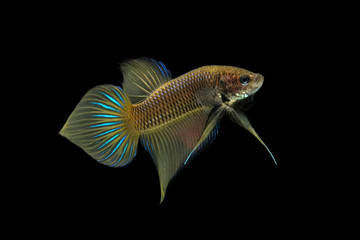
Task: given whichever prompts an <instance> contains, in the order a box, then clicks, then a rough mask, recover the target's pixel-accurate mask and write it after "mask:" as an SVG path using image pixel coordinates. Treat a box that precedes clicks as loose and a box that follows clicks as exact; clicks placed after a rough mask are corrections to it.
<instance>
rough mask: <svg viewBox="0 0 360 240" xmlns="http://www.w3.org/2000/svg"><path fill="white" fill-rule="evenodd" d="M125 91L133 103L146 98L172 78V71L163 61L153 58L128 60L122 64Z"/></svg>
mask: <svg viewBox="0 0 360 240" xmlns="http://www.w3.org/2000/svg"><path fill="white" fill-rule="evenodd" d="M120 69H121V72H122V74H123V77H124V82H123V87H124V92H125V93H126V95H127V96H128V97H129V99H130V101H131V102H132V103H138V102H140V101H142V100H144V99H145V98H146V97H147V96H149V95H150V94H151V93H152V92H154V91H155V90H156V89H157V88H158V87H160V86H161V85H163V84H164V83H166V82H168V81H169V80H170V79H171V72H170V71H169V70H168V69H167V68H166V67H165V65H164V64H163V63H162V62H157V61H155V60H154V59H151V58H138V59H133V60H128V61H125V62H123V63H122V64H121V65H120Z"/></svg>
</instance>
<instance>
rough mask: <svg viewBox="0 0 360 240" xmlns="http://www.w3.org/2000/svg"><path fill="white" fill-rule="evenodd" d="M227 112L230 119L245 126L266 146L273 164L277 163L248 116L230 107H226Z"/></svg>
mask: <svg viewBox="0 0 360 240" xmlns="http://www.w3.org/2000/svg"><path fill="white" fill-rule="evenodd" d="M228 113H229V115H230V117H231V119H232V120H233V121H234V122H236V123H237V124H239V125H240V126H242V127H243V128H245V129H246V130H248V131H249V132H250V133H251V134H252V135H254V136H255V137H256V138H257V139H258V140H259V142H260V143H261V144H262V145H264V147H265V148H266V150H267V151H268V152H269V154H270V156H271V157H272V159H273V160H274V163H275V165H277V163H276V160H275V158H274V156H273V155H272V153H271V152H270V150H269V148H268V147H267V146H266V144H265V143H264V142H263V140H261V138H260V137H259V135H258V134H257V133H256V131H255V129H254V128H253V127H252V126H251V124H250V122H249V120H248V118H247V117H246V115H245V114H244V113H243V112H241V111H236V110H234V109H232V108H229V109H228Z"/></svg>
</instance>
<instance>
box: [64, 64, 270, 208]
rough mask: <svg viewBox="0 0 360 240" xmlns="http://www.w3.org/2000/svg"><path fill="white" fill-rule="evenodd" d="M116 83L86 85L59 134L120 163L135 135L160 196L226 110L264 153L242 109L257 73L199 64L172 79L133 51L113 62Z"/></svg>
mask: <svg viewBox="0 0 360 240" xmlns="http://www.w3.org/2000/svg"><path fill="white" fill-rule="evenodd" d="M120 69H121V71H122V74H123V88H121V87H118V86H114V85H100V86H97V87H94V88H93V89H91V90H89V91H88V92H87V93H86V94H85V96H84V97H83V98H82V99H81V100H80V102H79V103H78V105H77V106H76V107H75V109H74V111H73V112H72V113H71V115H70V116H69V118H68V120H67V122H66V123H65V125H64V127H63V128H62V129H61V131H60V134H61V135H62V136H64V137H66V138H67V139H69V140H70V141H71V142H73V143H74V144H76V145H77V146H79V147H80V148H82V149H83V150H84V151H85V152H86V153H87V154H89V155H90V156H91V157H92V158H94V159H95V160H97V161H98V162H100V163H102V164H105V165H107V166H110V167H123V166H125V165H127V164H129V163H130V162H131V161H132V159H133V158H134V157H135V156H136V152H137V148H138V142H139V141H140V142H141V144H142V145H143V147H144V148H145V149H146V151H147V152H148V153H149V154H150V156H151V158H152V159H153V161H154V163H155V165H156V168H157V171H158V174H159V180H160V191H161V200H160V203H161V202H162V201H163V200H164V197H165V193H166V189H167V186H168V184H169V181H170V180H171V179H172V178H173V177H174V176H175V175H176V174H177V173H178V172H179V170H181V169H182V168H183V167H184V166H186V165H187V164H188V163H189V162H190V161H191V160H192V159H193V158H194V157H196V156H197V155H198V154H199V153H200V152H201V151H202V150H203V149H204V148H205V147H206V146H207V145H209V144H210V143H211V142H212V141H213V140H214V138H215V137H216V135H217V133H218V130H219V123H220V120H221V119H222V118H223V117H224V116H225V115H228V116H230V118H231V119H232V120H233V121H234V122H235V123H237V124H239V125H240V126H242V127H244V128H245V129H246V130H248V131H249V132H250V133H251V134H253V135H254V136H255V137H256V138H257V139H258V140H259V141H260V143H261V144H262V145H264V146H265V148H266V149H267V151H268V152H269V153H270V155H271V157H272V159H273V160H274V162H275V164H276V161H275V158H274V157H273V155H272V154H271V152H270V150H269V149H268V147H267V146H266V145H265V143H264V142H263V141H262V140H261V138H260V137H259V136H258V134H257V133H256V132H255V130H254V128H253V127H252V126H251V124H250V122H249V120H248V119H247V117H246V115H245V114H244V109H245V108H246V107H247V106H248V105H249V104H248V103H250V102H251V101H252V99H253V96H254V94H255V93H256V92H257V91H258V90H259V88H260V87H261V86H262V84H263V81H264V77H263V76H262V75H261V74H259V73H253V72H250V71H248V70H245V69H242V68H238V67H231V66H218V65H213V66H204V67H200V68H197V69H195V70H192V71H190V72H188V73H185V74H183V75H181V76H180V77H177V78H172V77H171V73H170V71H169V70H168V69H167V68H166V67H165V65H164V64H163V63H162V62H157V61H155V60H153V59H150V58H139V59H133V60H128V61H125V62H123V63H122V64H121V65H120Z"/></svg>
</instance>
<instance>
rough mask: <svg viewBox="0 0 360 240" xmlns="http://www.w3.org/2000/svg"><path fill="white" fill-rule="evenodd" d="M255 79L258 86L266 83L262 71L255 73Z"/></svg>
mask: <svg viewBox="0 0 360 240" xmlns="http://www.w3.org/2000/svg"><path fill="white" fill-rule="evenodd" d="M254 81H255V86H256V87H257V88H261V86H262V85H263V83H264V76H263V75H261V74H260V73H256V74H255V77H254Z"/></svg>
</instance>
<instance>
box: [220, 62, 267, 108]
mask: <svg viewBox="0 0 360 240" xmlns="http://www.w3.org/2000/svg"><path fill="white" fill-rule="evenodd" d="M263 82H264V77H263V75H261V74H259V73H253V72H250V71H248V70H246V69H242V68H236V67H226V68H225V69H223V71H221V73H220V83H219V90H220V95H221V100H222V102H223V103H224V104H226V105H227V106H229V107H233V106H235V105H236V104H237V103H239V102H243V100H245V99H252V97H253V95H254V94H255V93H256V92H257V91H258V90H259V89H260V87H261V86H262V84H263Z"/></svg>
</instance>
